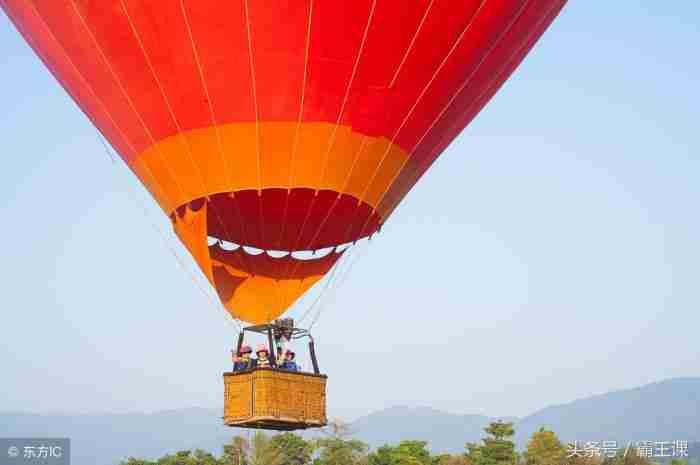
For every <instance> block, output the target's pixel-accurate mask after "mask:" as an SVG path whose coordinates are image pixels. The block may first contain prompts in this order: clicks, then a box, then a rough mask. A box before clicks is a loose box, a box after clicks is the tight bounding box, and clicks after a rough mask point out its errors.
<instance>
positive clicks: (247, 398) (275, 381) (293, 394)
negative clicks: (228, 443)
mask: <svg viewBox="0 0 700 465" xmlns="http://www.w3.org/2000/svg"><path fill="white" fill-rule="evenodd" d="M224 423H225V424H226V425H228V426H240V427H246V428H261V429H275V430H295V429H306V428H318V427H321V426H325V425H326V423H327V419H326V376H325V375H315V374H311V373H299V372H291V371H283V370H276V369H272V368H256V369H254V370H251V371H244V372H237V373H224Z"/></svg>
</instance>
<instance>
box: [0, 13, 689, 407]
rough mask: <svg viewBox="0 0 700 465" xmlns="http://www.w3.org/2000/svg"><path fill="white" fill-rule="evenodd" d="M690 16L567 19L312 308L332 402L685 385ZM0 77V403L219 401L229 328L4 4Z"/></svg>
mask: <svg viewBox="0 0 700 465" xmlns="http://www.w3.org/2000/svg"><path fill="white" fill-rule="evenodd" d="M699 17H700V4H698V3H697V2H690V1H679V2H671V3H668V2H653V1H639V0H625V1H623V0H619V1H615V2H594V1H578V2H576V1H574V2H572V3H571V4H569V5H568V6H567V7H566V8H565V9H564V11H563V12H562V14H561V15H560V17H559V18H558V19H557V20H556V21H555V22H554V24H553V26H552V27H551V28H550V30H549V31H548V32H547V33H546V34H545V35H544V37H543V38H542V40H541V41H540V42H539V44H538V45H537V46H536V47H535V48H534V50H533V52H532V53H531V54H530V56H529V57H528V58H527V59H526V60H525V62H524V63H523V65H522V66H521V67H520V69H519V70H518V71H517V72H516V73H515V74H514V75H513V77H512V78H511V79H510V81H509V82H508V83H507V84H506V85H505V86H504V87H503V88H502V89H501V91H500V92H499V94H498V95H497V96H496V97H495V98H494V99H493V100H492V101H491V103H490V104H489V105H488V106H487V108H486V109H485V110H484V111H482V113H481V114H480V115H479V116H478V117H477V118H476V120H475V121H474V122H473V123H472V124H471V126H470V127H469V128H467V129H466V130H465V131H464V132H463V133H462V135H461V136H460V137H459V138H458V139H457V140H456V141H455V142H454V143H453V144H452V145H451V146H450V147H449V149H448V150H447V151H446V152H445V153H444V154H443V155H442V157H441V158H440V160H439V161H438V162H437V163H436V164H435V165H434V166H433V168H432V169H431V170H430V172H429V173H428V174H427V175H426V176H425V177H424V178H423V179H422V181H421V182H420V183H419V184H418V185H417V187H416V188H415V189H414V190H413V191H412V192H411V194H410V195H409V196H408V197H407V198H406V199H405V201H404V203H403V204H402V205H401V206H400V207H399V208H398V209H397V210H396V212H395V214H394V216H393V217H392V218H391V220H390V221H389V222H388V223H387V225H386V226H385V228H384V229H383V230H382V233H381V234H380V235H379V236H378V237H377V238H376V240H373V241H372V243H371V245H370V246H369V247H368V249H367V251H366V253H365V254H363V255H362V256H361V257H360V259H359V260H358V262H357V264H356V265H354V267H353V268H352V270H351V272H350V273H349V275H348V278H347V280H346V281H344V284H343V286H342V287H340V288H339V289H338V291H337V293H335V294H334V295H333V296H332V297H334V298H333V299H331V300H329V301H327V305H326V306H325V309H324V311H323V314H322V317H321V320H320V322H319V324H318V325H317V327H316V328H315V329H316V331H315V335H316V337H317V340H318V346H319V347H318V351H319V357H320V362H321V366H322V369H323V370H324V371H326V372H327V373H328V375H329V379H330V381H329V396H328V399H329V405H330V409H331V413H333V414H339V415H344V416H346V417H348V418H352V417H355V416H357V415H360V414H363V413H366V412H368V411H370V410H375V409H379V408H382V407H384V406H391V405H397V404H401V405H427V406H432V407H435V408H439V409H444V410H449V411H452V412H464V413H485V414H489V415H526V414H528V413H532V412H533V411H534V410H536V409H539V408H541V407H544V406H546V405H550V404H553V403H562V402H566V401H570V400H573V399H576V398H579V397H583V396H588V395H591V394H595V393H602V392H606V391H609V390H613V389H620V388H626V387H634V386H637V385H640V384H644V383H648V382H652V381H655V380H659V379H662V378H667V377H674V376H689V375H694V376H697V375H700V337H699V335H700V329H699V328H700V311H699V310H700V286H698V279H699V278H698V276H699V275H700V269H699V263H700V248H699V247H698V241H699V238H700V220H699V219H698V205H699V204H700V157H699V155H700V141H699V137H700V136H699V134H700V130H699V129H700V128H699V127H698V124H699V122H700V110H699V108H700V92H699V91H698V83H699V82H700V61H699V60H698V59H697V53H698V52H697V46H698V44H700V27H698V18H699ZM0 70H1V71H2V72H1V73H0V79H1V80H2V85H1V86H0V102H1V103H2V105H1V106H0V141H1V142H0V144H1V145H0V147H1V150H2V155H1V159H2V161H3V162H2V167H1V168H0V215H1V217H2V221H1V225H2V226H1V227H0V239H1V240H2V241H1V243H2V247H1V248H0V283H2V285H1V287H0V289H1V290H2V291H1V294H0V295H1V296H2V303H1V304H0V307H1V308H2V310H0V311H1V312H2V313H1V316H0V329H1V330H2V334H1V336H0V341H1V342H0V370H1V372H2V375H1V379H2V388H1V392H2V393H1V394H0V410H27V411H37V412H47V411H66V412H98V411H119V412H123V411H143V410H149V411H151V410H158V409H164V408H177V407H186V406H193V405H198V406H210V407H213V406H220V405H221V402H222V390H223V386H222V380H221V372H222V371H224V370H225V369H228V367H229V365H230V364H229V359H228V350H229V349H230V346H231V344H232V340H233V329H232V328H231V326H230V325H229V324H228V323H226V318H225V317H224V313H223V312H222V311H221V310H220V308H215V307H213V305H212V304H211V303H210V302H209V301H208V300H207V299H206V298H205V297H204V295H203V294H202V292H201V291H200V290H199V289H197V287H195V286H194V285H193V283H192V281H191V280H190V278H188V277H187V275H186V274H185V273H184V272H183V270H182V269H181V268H180V267H179V266H178V265H177V263H176V261H175V260H174V258H173V257H172V255H171V254H170V252H169V251H168V249H167V248H166V247H165V246H164V244H163V241H162V240H161V238H160V237H159V235H158V234H157V233H156V231H155V229H154V222H155V223H156V225H157V227H159V228H160V229H161V230H162V231H163V233H164V234H167V237H168V239H169V241H170V243H171V244H176V242H175V239H174V236H173V234H172V232H171V231H170V229H169V224H168V222H167V220H166V218H165V216H164V215H162V213H160V211H159V210H158V209H157V207H156V205H155V203H154V202H153V201H152V200H151V199H150V198H149V197H148V196H147V195H146V194H145V193H144V191H143V190H142V189H141V187H140V186H139V185H138V183H137V182H136V181H135V180H134V178H132V177H131V174H130V172H129V171H128V170H127V169H125V168H124V167H123V165H117V166H116V167H115V166H114V165H112V164H110V162H109V159H108V158H107V156H106V155H105V152H104V150H103V148H102V146H101V145H100V142H99V141H98V139H97V135H96V132H95V130H94V129H93V128H92V126H91V125H90V123H89V122H88V120H87V119H86V118H85V116H83V114H82V113H81V112H80V111H79V110H78V109H77V107H76V106H75V104H74V103H72V101H71V100H70V99H69V98H68V96H67V95H66V94H65V92H64V91H63V90H62V89H61V88H60V87H59V86H58V85H57V84H56V82H54V80H53V78H52V77H51V76H50V74H49V73H48V71H47V70H46V69H45V68H44V66H43V65H42V64H41V63H40V62H39V60H38V59H37V58H36V57H35V56H34V55H33V53H32V52H31V50H30V49H29V47H28V46H27V45H25V43H24V42H23V41H22V40H21V38H20V37H19V35H18V34H17V32H16V31H15V29H14V27H13V26H12V25H11V24H10V22H9V21H8V19H7V18H6V17H5V16H3V15H0ZM79 166H80V167H81V168H80V169H78V167H79ZM455 194H458V195H455ZM144 204H145V205H146V206H147V208H148V210H149V211H150V212H151V213H150V215H151V216H150V218H151V219H148V218H149V217H146V216H145V215H144V213H143V210H142V208H141V206H142V205H144ZM178 252H179V254H180V256H182V257H183V258H186V259H187V260H189V256H186V255H185V251H184V249H182V248H181V247H179V246H178ZM188 263H189V265H190V266H192V262H191V261H189V262H188Z"/></svg>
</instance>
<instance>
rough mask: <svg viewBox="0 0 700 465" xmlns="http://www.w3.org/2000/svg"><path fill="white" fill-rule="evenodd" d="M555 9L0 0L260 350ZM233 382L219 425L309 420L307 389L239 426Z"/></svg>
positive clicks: (508, 1)
mask: <svg viewBox="0 0 700 465" xmlns="http://www.w3.org/2000/svg"><path fill="white" fill-rule="evenodd" d="M564 3H565V0H226V1H223V0H148V1H146V0H100V1H96V0H0V6H2V8H3V10H4V11H5V12H6V13H7V15H8V16H9V17H10V19H11V20H12V22H13V23H14V24H15V25H16V27H17V29H18V30H19V31H20V33H21V34H22V35H23V36H24V38H25V39H26V41H27V42H28V43H29V44H30V45H31V47H32V48H33V49H34V51H35V52H36V53H37V54H38V55H39V57H41V59H42V60H43V62H44V63H45V65H46V66H47V67H48V68H49V70H50V71H51V72H52V73H53V75H54V76H55V77H56V79H58V81H59V82H60V83H61V84H62V85H63V87H64V88H65V89H66V91H67V92H68V93H69V94H70V95H71V97H72V98H73V99H74V100H75V101H76V103H77V104H78V105H79V106H80V108H81V109H82V110H83V111H84V112H85V114H86V115H87V116H88V118H90V120H91V121H92V122H93V123H94V125H95V126H96V127H97V128H98V129H99V131H100V132H101V133H102V134H103V135H104V136H105V137H106V139H108V140H109V142H110V143H111V145H112V146H113V147H114V148H115V149H116V151H117V152H118V153H119V154H120V156H121V158H122V159H123V160H124V162H125V163H126V164H127V165H128V166H129V167H130V168H131V170H132V171H133V173H134V174H135V175H136V176H137V177H138V178H139V180H140V181H141V182H142V183H143V185H144V186H145V187H146V188H147V189H148V190H149V192H150V193H151V194H152V195H153V197H154V198H155V200H156V201H157V203H158V205H159V206H160V207H161V208H162V210H163V212H164V213H165V214H166V215H168V216H169V217H170V219H171V220H172V224H173V227H174V230H175V232H176V234H177V236H178V237H179V239H180V240H181V241H182V243H183V244H184V246H185V247H186V248H187V250H188V251H189V253H190V254H191V255H192V257H193V258H194V260H195V261H196V262H197V264H198V265H199V267H200V269H201V271H202V273H203V274H204V276H206V278H207V280H208V281H209V283H211V286H213V288H214V289H216V292H217V293H218V296H219V298H220V299H221V302H222V303H223V305H224V306H225V308H226V309H227V310H228V311H229V312H230V313H231V314H232V315H233V316H234V317H235V318H238V319H240V320H243V321H245V322H248V323H251V324H253V325H254V326H253V327H251V328H255V330H258V331H262V332H265V331H267V334H272V330H273V329H275V328H276V327H273V326H274V325H273V326H270V325H269V323H270V322H272V321H273V320H275V319H276V318H278V317H279V316H280V315H282V314H283V313H284V312H285V311H286V310H287V309H288V308H289V307H290V306H291V305H292V304H293V303H294V302H295V301H297V300H298V299H299V298H300V296H302V295H303V294H304V293H305V292H306V291H308V290H309V289H310V288H311V287H313V286H314V285H315V284H316V283H317V282H318V281H319V280H321V279H322V278H323V276H324V275H326V273H328V271H329V270H330V269H331V268H332V267H333V266H334V264H335V263H336V262H337V261H338V260H339V258H340V257H341V256H342V255H343V253H344V252H343V251H342V250H341V248H339V246H341V245H344V244H348V243H354V242H356V241H358V240H360V239H362V238H365V237H368V236H371V235H372V234H373V233H375V232H376V231H378V229H379V228H380V227H381V225H382V224H383V223H384V222H386V220H387V219H388V218H389V216H390V215H391V213H392V212H393V211H394V209H395V208H396V206H397V205H398V204H399V202H400V201H401V200H402V199H403V197H404V196H405V195H406V194H407V193H408V191H409V190H410V189H411V188H412V187H413V185H414V184H415V183H416V181H417V180H418V179H419V178H420V177H421V176H422V175H423V173H425V172H426V170H427V169H428V168H429V167H430V165H431V164H432V163H433V161H434V160H435V159H436V158H437V157H438V156H439V155H440V153H441V152H442V151H443V150H444V149H445V148H446V147H447V145H448V144H449V143H450V142H451V141H452V140H453V139H454V138H455V137H456V136H457V135H458V134H459V133H460V131H461V130H462V129H463V128H464V127H465V126H466V125H467V124H468V123H469V122H470V121H471V120H472V119H473V118H474V116H475V115H476V114H477V113H478V112H479V110H480V109H481V108H482V107H483V106H484V105H485V104H486V102H488V100H489V99H490V98H491V97H492V96H493V95H494V93H495V92H496V91H497V90H498V88H499V87H500V86H501V84H503V82H504V81H505V80H506V79H507V77H508V76H509V75H510V74H511V73H512V72H513V71H514V69H515V68H516V67H517V66H518V64H519V63H520V62H521V61H522V60H523V58H524V57H525V55H526V54H527V53H528V51H529V50H530V49H531V48H532V46H533V45H534V44H535V42H536V41H537V40H538V38H539V37H540V36H541V35H542V33H543V32H544V31H545V29H546V28H547V27H548V26H549V24H550V23H551V22H552V20H553V19H554V18H555V17H556V15H557V14H558V12H559V11H560V10H561V8H562V7H563V5H564ZM76 169H77V170H79V169H80V167H76ZM312 251H324V253H323V254H322V253H318V254H317V256H313V257H312V258H314V259H302V258H301V255H303V254H305V253H306V254H308V253H309V252H312ZM266 325H267V326H266ZM277 329H279V328H277ZM261 373H263V372H261ZM264 374H265V376H268V375H269V376H273V375H272V374H269V373H268V372H265V373H264ZM286 375H289V376H293V375H292V374H288V373H285V376H286ZM318 376H321V375H320V374H319V375H318ZM232 379H233V378H232ZM295 379H296V378H294V379H292V378H289V379H285V380H282V381H280V383H282V384H284V385H285V386H287V389H288V390H289V389H295V388H293V385H295V382H296V381H295ZM319 379H321V378H319ZM266 380H267V381H269V380H268V379H267V378H266V379H260V380H258V387H259V386H260V385H262V384H264V383H265V382H267V381H266ZM270 382H271V381H270ZM246 383H247V384H246ZM285 383H286V384H285ZM239 384H240V383H239ZM243 384H244V385H245V388H241V389H240V390H239V391H236V392H238V394H230V395H229V394H227V402H229V401H230V402H232V403H233V402H234V401H235V402H238V407H240V408H239V409H238V410H236V412H233V410H231V411H230V412H229V413H230V415H228V418H227V420H226V422H227V423H229V424H239V425H244V426H245V425H252V426H255V425H257V426H261V427H274V426H277V427H280V428H287V429H289V428H294V427H306V426H318V425H320V424H322V423H324V422H325V403H324V402H325V401H324V399H325V397H324V396H325V378H324V379H323V382H321V381H318V382H316V384H314V385H313V389H312V388H309V389H311V390H314V394H313V396H316V397H314V398H315V399H316V401H315V402H316V404H318V405H320V407H319V408H318V409H316V410H314V412H312V413H309V412H304V411H303V410H304V409H303V408H302V409H301V410H298V409H297V410H295V411H290V412H286V414H285V415H279V414H278V413H275V412H273V411H272V410H274V408H273V409H272V410H269V409H268V410H269V411H268V410H265V409H263V410H265V411H264V412H262V413H260V412H258V413H259V414H258V415H257V416H256V415H254V414H253V413H251V412H252V411H253V410H254V407H255V406H254V405H253V406H252V407H251V405H252V403H254V402H253V401H252V400H251V399H253V398H256V394H255V392H257V393H258V394H257V399H259V398H260V397H261V396H263V394H262V393H263V391H259V392H258V391H255V389H256V388H255V387H254V383H253V381H250V382H248V381H246V382H245V383H243ZM302 384H303V383H302ZM229 385H231V386H233V384H231V383H229V382H228V381H227V386H229ZM227 389H228V387H227ZM231 389H233V388H231ZM250 389H253V390H252V391H251V390H250ZM260 389H264V388H260ZM300 389H301V388H300ZM244 391H245V392H247V394H245V395H244V394H243V393H244ZM227 392H228V391H227ZM230 392H233V391H230ZM309 392H310V391H309ZM251 393H252V394H251ZM231 396H233V397H231ZM241 396H243V397H245V398H246V399H247V400H245V401H242V400H241V401H239V400H236V399H241V398H242V397H241ZM246 396H247V397H246ZM309 396H312V394H309ZM229 397H231V399H229ZM263 397H264V396H263ZM271 404H272V406H273V407H274V404H275V402H272V403H271ZM321 404H323V405H321ZM238 407H236V408H238ZM248 407H250V408H248ZM232 408H233V407H232ZM305 415H306V416H307V417H315V418H316V419H317V420H318V421H317V422H316V423H313V422H310V423H309V422H306V421H305V420H301V419H302V418H303V417H304V416H305ZM275 416H276V418H277V420H276V423H275V421H272V420H270V418H273V417H275ZM234 417H236V418H238V420H236V419H235V418H234ZM282 417H284V419H283V420H280V418H282ZM251 418H253V420H250V419H251ZM266 419H267V420H266ZM239 420H240V421H239ZM248 420H250V421H248ZM266 421H267V422H268V423H265V422H266ZM236 422H238V423H236ZM246 422H247V423H246Z"/></svg>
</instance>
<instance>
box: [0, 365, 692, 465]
mask: <svg viewBox="0 0 700 465" xmlns="http://www.w3.org/2000/svg"><path fill="white" fill-rule="evenodd" d="M502 419H503V420H506V421H513V422H515V423H516V431H517V433H518V434H517V440H518V443H519V445H520V446H522V445H524V444H525V442H526V440H527V437H528V436H529V435H531V434H532V433H533V432H534V431H535V430H537V429H538V428H539V427H540V426H546V427H548V428H551V429H552V430H554V431H555V432H557V433H558V434H559V435H560V436H561V437H562V439H564V440H567V441H571V440H581V441H586V440H590V441H593V440H598V441H603V440H617V441H626V440H633V441H638V440H651V441H667V440H686V439H687V440H689V441H698V440H700V378H678V379H671V380H667V381H663V382H659V383H654V384H650V385H647V386H643V387H640V388H636V389H629V390H623V391H616V392H612V393H609V394H604V395H599V396H593V397H589V398H586V399H580V400H577V401H574V402H570V403H567V404H563V405H557V406H552V407H547V408H545V409H542V410H540V411H538V412H535V413H534V414H532V415H529V416H527V417H525V418H522V419H517V418H502ZM493 420H494V418H490V417H486V416H482V415H456V414H452V413H446V412H441V411H439V410H435V409H432V408H427V407H391V408H387V409H384V410H381V411H378V412H374V413H372V414H370V415H367V416H365V417H362V418H360V419H358V420H357V421H355V422H353V423H352V424H351V425H350V429H351V431H352V432H353V435H354V436H355V437H356V438H358V439H361V440H363V441H365V442H367V443H368V444H370V445H371V446H373V447H377V446H379V445H382V444H385V443H396V442H398V441H400V440H403V439H421V440H425V441H428V442H429V445H430V448H431V449H432V450H433V451H436V452H442V451H445V452H461V451H463V450H464V444H465V442H468V441H470V442H477V441H478V440H479V439H480V438H481V437H482V433H483V428H484V426H486V425H487V424H488V423H489V422H490V421H493ZM240 431H241V430H236V429H230V428H226V427H224V426H222V425H221V411H220V409H205V408H187V409H177V410H169V411H162V412H156V413H152V414H145V413H144V414H140V413H135V414H120V415H118V414H102V415H37V414H27V413H0V437H18V436H19V437H22V436H40V437H41V436H43V437H47V436H51V437H70V438H71V440H72V456H73V461H72V463H73V465H112V464H116V463H118V461H119V460H120V459H123V458H125V457H127V456H129V455H131V456H136V457H145V458H154V457H158V456H160V455H163V454H164V453H166V452H172V451H176V450H183V449H194V448H202V449H205V450H209V451H211V452H214V453H217V454H218V453H220V452H221V447H222V445H223V444H224V443H225V442H227V441H228V440H229V439H230V438H231V436H233V435H235V434H240ZM307 436H309V435H308V434H307ZM697 449H698V448H697V446H696V449H695V450H696V452H695V453H696V454H697V453H698V452H697Z"/></svg>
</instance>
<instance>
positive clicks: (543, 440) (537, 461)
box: [524, 428, 567, 465]
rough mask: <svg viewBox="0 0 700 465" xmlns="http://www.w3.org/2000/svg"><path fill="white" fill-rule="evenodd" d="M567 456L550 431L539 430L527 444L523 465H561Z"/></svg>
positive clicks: (564, 449) (562, 446)
mask: <svg viewBox="0 0 700 465" xmlns="http://www.w3.org/2000/svg"><path fill="white" fill-rule="evenodd" d="M566 456H567V450H566V446H564V444H562V443H561V441H559V438H558V437H557V435H556V434H554V432H552V431H548V430H545V429H544V428H540V430H539V431H536V432H535V433H534V434H533V435H532V437H531V438H530V441H529V442H528V443H527V450H526V451H525V456H524V458H525V463H526V464H527V465H563V464H564V462H565V460H566Z"/></svg>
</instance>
